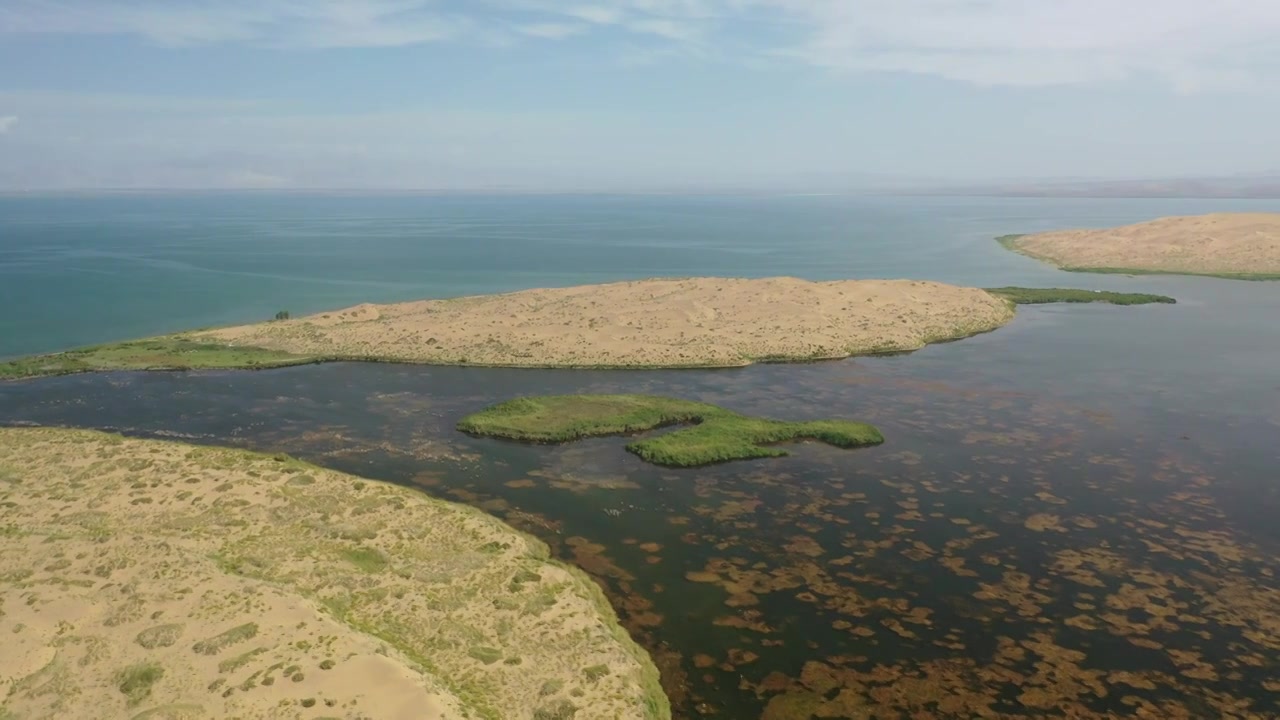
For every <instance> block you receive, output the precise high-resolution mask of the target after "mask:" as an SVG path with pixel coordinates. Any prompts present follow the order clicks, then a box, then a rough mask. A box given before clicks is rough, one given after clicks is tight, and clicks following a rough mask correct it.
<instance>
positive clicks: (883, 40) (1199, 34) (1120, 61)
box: [0, 0, 1280, 91]
mask: <svg viewBox="0 0 1280 720" xmlns="http://www.w3.org/2000/svg"><path fill="white" fill-rule="evenodd" d="M511 28H514V29H515V31H516V34H515V35H511V33H510V29H511ZM585 32H601V33H605V32H625V33H628V34H631V35H632V36H633V37H634V36H637V35H638V36H642V37H643V38H647V40H646V42H650V43H653V44H654V48H650V49H642V50H645V51H646V52H647V51H648V50H661V44H664V43H668V44H674V45H680V44H684V45H690V46H693V45H696V46H698V47H700V48H703V49H708V50H714V51H715V52H714V56H716V57H726V56H727V57H736V58H738V59H740V60H742V61H744V62H746V61H759V60H760V59H761V58H768V57H772V58H777V59H781V60H783V61H788V62H794V63H802V64H808V65H811V66H816V67H819V68H824V69H829V70H834V71H840V72H898V73H911V74H918V75H926V76H933V77H941V78H947V79H950V80H956V81H962V82H967V83H975V84H980V85H1006V86H1045V85H1059V84H1084V83H1105V82H1111V81H1116V80H1122V79H1128V78H1156V79H1159V80H1160V81H1162V82H1163V83H1164V84H1166V85H1167V86H1170V87H1174V88H1177V89H1179V90H1184V91H1192V90H1201V89H1218V88H1240V87H1249V86H1251V85H1257V84H1261V83H1269V82H1270V81H1271V78H1273V77H1276V76H1277V74H1278V71H1280V43H1277V42H1275V41H1274V38H1276V37H1280V2H1278V1H1277V0H1212V1H1211V0H585V1H584V2H578V3H573V2H565V1H564V0H3V2H0V35H3V34H5V33H10V34H12V33H56V34H131V35H137V36H142V37H144V38H147V39H148V40H150V41H152V42H154V43H158V44H164V45H199V44H215V43H250V44H258V45H275V46H301V47H316V48H326V47H358V46H374V47H378V46H398V45H414V44H421V43H428V42H436V41H441V40H458V41H470V42H473V43H475V44H490V45H494V44H497V45H501V44H503V43H495V42H493V41H492V39H493V38H494V37H495V36H498V35H501V36H503V37H504V38H506V37H507V36H509V35H510V36H511V39H514V38H515V37H519V36H523V37H525V38H527V41H530V42H532V41H536V40H539V39H547V40H554V39H559V38H564V37H568V36H571V35H576V34H581V33H585ZM504 42H505V41H504ZM632 50H633V48H628V51H632ZM654 54H655V56H656V55H661V54H662V53H661V52H658V53H654ZM669 54H670V55H671V56H672V57H673V58H674V57H686V56H681V55H679V54H678V53H669ZM707 56H711V55H710V54H708V55H707Z"/></svg>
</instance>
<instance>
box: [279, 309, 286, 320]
mask: <svg viewBox="0 0 1280 720" xmlns="http://www.w3.org/2000/svg"><path fill="white" fill-rule="evenodd" d="M276 319H277V320H288V319H289V311H288V310H281V311H280V312H278V313H276Z"/></svg>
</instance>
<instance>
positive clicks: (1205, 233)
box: [1012, 213, 1280, 275]
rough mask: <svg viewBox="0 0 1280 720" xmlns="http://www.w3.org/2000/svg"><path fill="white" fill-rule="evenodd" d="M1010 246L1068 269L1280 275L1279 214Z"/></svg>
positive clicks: (1070, 233)
mask: <svg viewBox="0 0 1280 720" xmlns="http://www.w3.org/2000/svg"><path fill="white" fill-rule="evenodd" d="M1012 246H1013V249H1015V250H1017V251H1018V252H1021V253H1024V254H1026V255H1030V256H1032V257H1035V258H1038V259H1041V260H1047V261H1049V262H1051V263H1053V264H1055V265H1058V266H1059V267H1063V268H1067V269H1098V268H1103V269H1124V270H1138V271H1142V270H1148V271H1158V272H1172V273H1192V274H1232V273H1241V274H1245V275H1251V274H1260V275H1270V274H1280V213H1219V214H1215V215H1199V216H1192V217H1168V218H1162V219H1160V220H1153V221H1151V222H1145V223H1140V224H1138V225H1127V226H1125V227H1119V228H1112V229H1108V230H1064V231H1060V232H1050V233H1042V234H1039V235H1027V236H1025V237H1021V238H1018V239H1016V240H1014V241H1013V242H1012Z"/></svg>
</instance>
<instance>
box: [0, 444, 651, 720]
mask: <svg viewBox="0 0 1280 720" xmlns="http://www.w3.org/2000/svg"><path fill="white" fill-rule="evenodd" d="M545 553H546V549H545V547H544V546H541V545H540V544H539V543H538V542H537V541H535V540H532V539H529V538H526V537H525V536H522V535H520V534H518V533H516V532H515V531H513V530H511V529H510V528H508V527H506V526H505V525H503V524H502V523H500V522H498V521H497V520H496V519H494V518H491V517H489V516H486V515H484V514H482V513H480V512H478V511H474V510H472V509H469V508H466V507H463V506H457V505H453V504H450V503H445V502H442V501H438V500H434V499H431V498H428V497H426V496H425V495H422V494H420V493H417V492H414V491H412V490H408V489H405V488H399V487H395V486H391V485H386V484H383V483H378V482H372V481H366V480H361V479H359V478H355V477H351V476H348V475H343V474H340V473H336V472H330V471H326V470H321V469H319V468H315V467H312V466H309V465H304V464H302V463H299V462H296V461H293V460H289V459H287V458H281V459H273V458H269V457H264V456H260V455H254V454H251V453H246V452H242V451H237V450H224V449H217V448H196V447H190V446H185V445H179V444H174V443H167V442H156V441H143V440H124V439H121V438H119V437H114V436H109V435H104V434H100V433H93V432H85V431H69V430H49V429H0V638H3V641H0V642H2V643H3V648H4V650H3V652H0V717H5V718H9V717H13V718H60V719H61V718H133V719H135V720H148V719H149V720H163V719H166V718H222V717H239V718H377V719H379V720H381V719H384V718H390V719H395V718H403V719H404V720H410V719H412V720H432V719H440V718H463V717H468V718H473V719H478V718H490V719H495V718H502V719H504V720H505V719H506V718H525V719H527V718H533V717H569V716H570V714H569V710H570V709H571V708H578V709H579V711H578V715H577V717H592V718H660V717H661V718H666V717H669V716H670V715H669V710H667V707H666V701H665V699H664V698H662V696H661V694H660V691H657V690H656V688H657V673H656V671H655V670H654V668H653V666H652V664H651V663H650V661H649V660H648V657H647V656H646V655H645V654H644V653H643V652H642V651H641V650H640V649H639V648H638V647H637V646H636V645H635V644H634V643H632V642H631V641H630V639H629V638H627V637H626V635H625V633H623V632H622V630H621V629H620V628H619V627H618V625H617V623H616V618H614V616H613V615H612V611H611V610H610V609H609V608H608V606H607V604H606V603H605V601H604V599H603V596H602V595H601V594H600V592H599V591H598V589H597V588H596V587H595V586H594V585H593V584H592V583H591V581H590V580H588V579H587V578H586V577H585V576H584V575H582V574H580V573H578V572H577V571H571V570H568V569H566V568H564V567H562V566H559V565H556V564H552V563H550V562H547V561H546V560H545V557H546V555H545ZM539 712H541V713H542V715H536V713H539ZM557 712H559V713H561V714H556V713H557Z"/></svg>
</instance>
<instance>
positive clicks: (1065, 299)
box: [987, 287, 1178, 305]
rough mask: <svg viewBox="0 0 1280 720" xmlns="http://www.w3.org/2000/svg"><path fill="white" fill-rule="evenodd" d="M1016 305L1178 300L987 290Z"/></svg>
mask: <svg viewBox="0 0 1280 720" xmlns="http://www.w3.org/2000/svg"><path fill="white" fill-rule="evenodd" d="M987 292H989V293H991V294H992V295H998V296H1000V297H1002V298H1005V299H1006V300H1008V301H1010V302H1012V303H1013V304H1015V305H1045V304H1048V303H1108V304H1111V305H1151V304H1155V303H1165V304H1173V303H1176V302H1178V301H1177V300H1175V299H1173V298H1171V297H1169V296H1167V295H1152V294H1150V293H1121V292H1111V291H1109V290H1075V289H1071V288H1024V287H1001V288H987Z"/></svg>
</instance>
